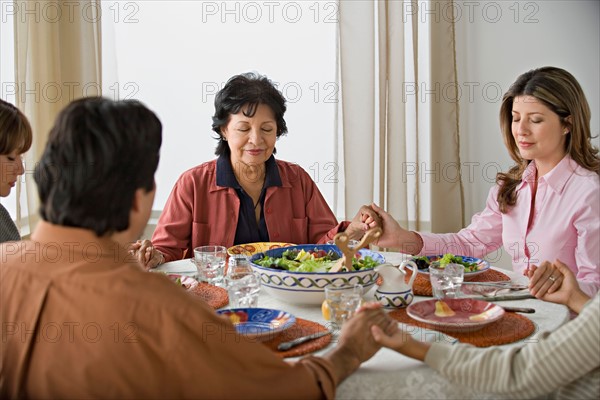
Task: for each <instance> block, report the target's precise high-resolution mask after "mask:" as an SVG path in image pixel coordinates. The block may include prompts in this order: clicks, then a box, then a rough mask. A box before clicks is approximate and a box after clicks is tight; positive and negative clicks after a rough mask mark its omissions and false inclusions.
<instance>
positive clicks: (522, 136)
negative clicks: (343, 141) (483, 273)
mask: <svg viewBox="0 0 600 400" xmlns="http://www.w3.org/2000/svg"><path fill="white" fill-rule="evenodd" d="M590 118H591V113H590V108H589V105H588V102H587V100H586V98H585V95H584V93H583V90H582V89H581V86H580V85H579V83H578V82H577V80H576V79H575V78H574V77H573V76H572V75H571V74H570V73H568V72H567V71H565V70H563V69H560V68H554V67H544V68H539V69H535V70H532V71H529V72H527V73H524V74H523V75H521V76H519V77H518V78H517V80H516V81H515V82H514V83H513V84H512V85H511V87H510V88H509V89H508V91H507V93H505V94H504V97H503V100H502V106H501V108H500V125H501V129H502V133H503V136H504V142H505V145H506V147H507V149H508V152H509V154H510V156H511V157H512V159H513V160H514V161H515V162H516V165H515V166H514V167H512V168H511V169H510V170H509V171H508V172H507V173H499V174H498V175H497V177H496V181H497V184H496V186H494V187H493V188H492V189H491V190H490V192H489V195H488V198H487V204H486V207H485V209H484V210H483V211H482V212H480V213H478V214H476V215H475V216H474V217H473V219H472V221H471V224H470V225H469V226H467V227H466V228H464V229H462V230H461V231H460V232H458V233H447V234H433V233H422V232H419V233H417V232H412V231H408V230H406V229H403V228H402V227H400V225H398V224H397V223H396V222H395V221H394V219H393V218H392V217H391V216H390V215H389V214H387V213H385V212H384V211H383V210H382V209H381V208H379V207H377V206H376V205H373V208H374V209H375V210H376V211H377V212H378V213H379V214H380V215H381V216H382V217H383V228H384V230H385V231H386V234H385V235H384V236H382V237H381V239H380V240H379V241H378V243H377V244H378V245H379V246H383V247H393V248H400V249H401V251H402V252H404V253H409V254H419V255H435V254H444V253H454V254H460V255H466V256H474V257H479V258H482V257H483V256H485V255H486V254H487V253H490V252H492V251H494V250H496V249H498V248H499V247H500V246H502V245H503V246H504V249H505V250H506V251H508V252H510V253H511V254H512V264H513V268H514V269H515V271H517V272H521V273H523V274H525V275H527V276H528V277H529V279H530V283H529V286H530V290H531V293H532V294H534V295H536V296H537V297H541V296H543V295H544V294H545V293H546V292H548V291H549V292H553V291H556V290H558V289H559V288H560V286H561V284H562V282H563V280H564V276H563V274H562V273H561V271H560V270H559V269H558V263H559V262H562V263H564V264H565V265H567V267H568V268H569V269H570V270H571V271H573V273H574V274H575V276H576V277H577V280H578V282H579V285H580V286H581V288H582V290H583V291H584V292H585V293H587V294H588V295H590V296H593V295H594V294H595V293H596V292H598V289H599V288H600V245H599V243H600V177H599V175H598V174H599V173H600V159H599V158H598V149H597V148H594V147H593V146H592V144H591V131H590Z"/></svg>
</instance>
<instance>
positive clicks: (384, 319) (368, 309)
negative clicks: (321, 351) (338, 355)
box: [339, 302, 398, 367]
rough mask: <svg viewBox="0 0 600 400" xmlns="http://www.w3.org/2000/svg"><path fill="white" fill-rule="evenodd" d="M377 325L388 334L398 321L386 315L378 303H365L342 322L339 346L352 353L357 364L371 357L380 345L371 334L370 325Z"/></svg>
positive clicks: (393, 331) (394, 329)
mask: <svg viewBox="0 0 600 400" xmlns="http://www.w3.org/2000/svg"><path fill="white" fill-rule="evenodd" d="M372 326H377V327H379V329H380V330H381V331H383V332H386V333H387V334H389V335H392V334H394V333H395V332H396V331H397V330H398V323H397V322H396V321H394V320H393V319H391V318H390V317H388V315H387V314H386V313H385V312H384V311H383V310H382V308H381V304H379V303H375V302H374V303H367V304H365V305H363V306H362V307H361V308H360V309H359V310H358V312H357V313H356V314H355V315H354V316H353V317H352V318H350V319H349V320H348V321H346V322H345V323H344V326H343V328H342V332H341V334H340V337H339V348H341V349H344V350H345V351H347V352H348V353H350V354H351V355H352V358H354V360H355V361H356V362H357V367H358V364H360V363H362V362H364V361H366V360H368V359H369V358H371V357H372V356H373V355H374V354H375V353H376V352H377V351H378V350H379V349H380V348H381V346H380V345H379V344H378V343H377V342H376V341H375V339H374V338H373V336H372V335H371V331H370V330H371V327H372Z"/></svg>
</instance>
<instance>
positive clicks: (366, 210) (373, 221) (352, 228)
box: [345, 206, 381, 240]
mask: <svg viewBox="0 0 600 400" xmlns="http://www.w3.org/2000/svg"><path fill="white" fill-rule="evenodd" d="M377 226H379V227H381V218H380V217H379V215H378V214H377V212H375V210H373V209H372V208H371V207H369V206H362V207H361V208H360V210H358V212H357V213H356V215H355V216H354V218H353V219H352V221H351V222H350V225H349V226H348V228H346V231H345V232H346V233H347V234H348V236H349V237H350V239H355V240H359V239H360V238H362V236H363V235H364V233H365V232H366V231H368V230H369V229H371V228H375V227H377Z"/></svg>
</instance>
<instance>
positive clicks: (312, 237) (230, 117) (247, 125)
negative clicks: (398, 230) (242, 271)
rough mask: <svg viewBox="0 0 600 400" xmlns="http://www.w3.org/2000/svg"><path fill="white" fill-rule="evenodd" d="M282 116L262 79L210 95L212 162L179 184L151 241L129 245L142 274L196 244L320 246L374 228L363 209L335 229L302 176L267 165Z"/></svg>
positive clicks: (236, 80) (282, 128)
mask: <svg viewBox="0 0 600 400" xmlns="http://www.w3.org/2000/svg"><path fill="white" fill-rule="evenodd" d="M285 111H286V104H285V98H284V97H283V95H282V94H281V92H279V90H277V88H276V87H275V86H274V85H273V83H272V82H271V81H270V80H269V79H268V78H267V77H265V76H261V75H258V74H254V73H245V74H241V75H236V76H233V77H232V78H231V79H229V81H228V82H227V83H226V84H225V86H224V87H223V89H221V90H220V91H219V93H218V94H217V95H216V97H215V115H214V116H213V124H212V129H213V131H214V132H215V133H216V134H217V135H218V137H217V140H218V144H217V148H216V151H215V154H216V155H217V156H218V158H217V159H216V160H213V161H209V162H206V163H204V164H201V165H199V166H197V167H195V168H192V169H190V170H188V171H186V172H185V173H184V174H183V175H182V176H181V177H180V178H179V180H178V181H177V183H176V184H175V187H174V188H173V191H172V192H171V195H170V196H169V199H168V200H167V203H166V205H165V208H164V210H163V212H162V214H161V216H160V219H159V221H158V225H157V227H156V230H155V232H154V235H153V237H152V242H150V241H148V240H146V241H144V242H140V243H137V244H135V245H134V246H133V247H132V249H133V250H134V251H136V252H137V255H138V257H139V259H140V261H141V262H142V264H144V265H145V266H146V268H152V267H155V266H156V265H158V264H160V263H162V262H164V261H173V260H179V259H181V258H183V257H184V256H185V257H191V256H192V255H193V252H192V251H193V249H194V248H195V247H197V246H203V245H210V244H213V245H221V246H225V247H230V246H232V245H234V244H241V243H253V242H269V241H273V242H286V243H297V244H304V243H325V242H327V241H328V240H331V239H333V237H334V236H335V235H336V234H337V233H338V232H342V231H345V232H346V233H347V234H348V235H349V236H350V238H351V239H360V238H361V237H362V235H363V233H364V232H365V231H366V230H368V229H369V228H373V227H375V226H377V225H378V223H379V221H378V219H379V218H378V217H377V214H376V213H375V212H374V211H373V210H372V209H371V208H369V207H367V206H363V207H361V209H360V210H359V211H358V213H357V214H356V216H355V217H354V219H353V220H352V221H343V222H341V223H338V221H337V220H336V218H335V215H334V214H333V212H332V211H331V209H330V208H329V206H328V205H327V202H326V201H325V199H324V198H323V196H322V195H321V192H320V191H319V188H318V187H317V185H316V184H315V182H314V181H313V180H312V179H311V178H310V176H309V175H308V174H307V173H306V172H305V171H304V170H303V169H302V168H301V167H300V166H298V165H296V164H293V163H289V162H286V161H282V160H276V159H275V157H274V154H275V152H276V149H275V143H276V141H277V139H279V138H280V137H281V136H282V135H285V134H286V133H287V125H286V122H285V119H284V118H283V116H284V113H285Z"/></svg>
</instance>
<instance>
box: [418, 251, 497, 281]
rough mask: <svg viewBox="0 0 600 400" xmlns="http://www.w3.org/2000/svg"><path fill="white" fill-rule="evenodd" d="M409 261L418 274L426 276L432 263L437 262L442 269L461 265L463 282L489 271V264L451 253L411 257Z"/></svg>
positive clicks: (478, 259)
mask: <svg viewBox="0 0 600 400" xmlns="http://www.w3.org/2000/svg"><path fill="white" fill-rule="evenodd" d="M411 260H412V261H414V263H415V264H417V268H418V271H419V273H421V274H426V275H429V265H430V264H431V263H433V262H438V263H439V264H440V265H441V266H442V267H443V266H445V265H448V264H461V265H463V266H464V267H465V275H464V277H465V280H468V279H469V278H471V277H473V276H475V275H479V274H481V273H484V272H485V271H487V270H488V269H490V263H488V262H487V261H485V260H482V259H480V258H475V257H469V256H457V255H454V254H451V253H446V254H444V255H437V256H420V257H412V258H411Z"/></svg>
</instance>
